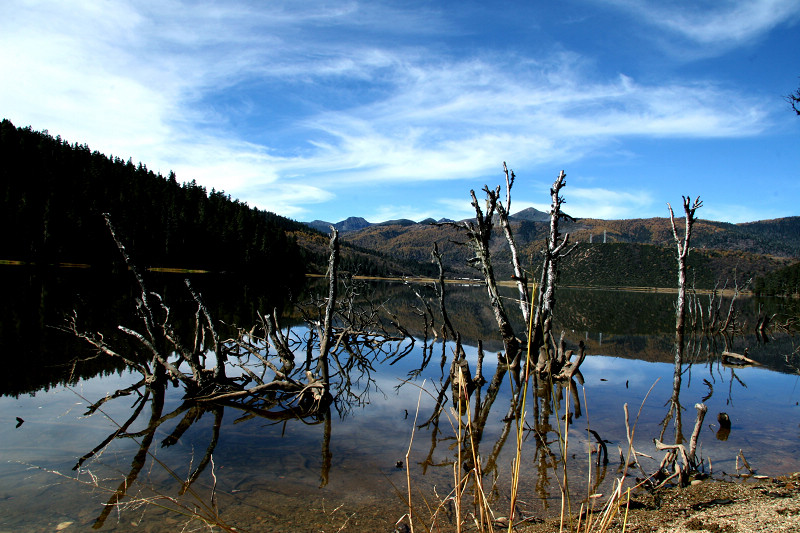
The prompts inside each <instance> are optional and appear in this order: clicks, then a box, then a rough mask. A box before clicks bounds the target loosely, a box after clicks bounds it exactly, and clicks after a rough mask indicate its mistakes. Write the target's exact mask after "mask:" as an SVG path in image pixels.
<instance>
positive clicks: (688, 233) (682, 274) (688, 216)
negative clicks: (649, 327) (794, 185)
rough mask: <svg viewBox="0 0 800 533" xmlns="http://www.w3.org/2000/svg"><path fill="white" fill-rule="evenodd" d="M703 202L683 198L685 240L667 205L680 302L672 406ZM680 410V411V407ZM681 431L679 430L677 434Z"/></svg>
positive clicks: (677, 389) (677, 385) (677, 388)
mask: <svg viewBox="0 0 800 533" xmlns="http://www.w3.org/2000/svg"><path fill="white" fill-rule="evenodd" d="M702 205H703V202H701V201H700V197H699V196H698V197H697V198H696V199H695V201H694V203H692V201H691V198H690V197H688V196H684V197H683V211H684V213H685V226H684V233H683V238H682V239H681V238H680V237H679V236H678V228H677V226H676V225H675V214H674V213H673V212H672V206H671V205H670V204H669V203H667V207H668V208H669V219H670V222H671V223H672V236H673V237H674V238H675V244H676V245H677V247H678V301H677V304H676V306H675V372H674V375H673V384H672V390H673V393H672V399H671V401H672V404H673V405H674V406H679V405H680V404H679V401H678V397H677V396H678V394H679V392H680V387H681V365H682V364H683V348H684V336H685V321H686V261H687V259H688V257H689V249H690V247H689V245H690V242H691V239H692V226H693V225H694V221H695V218H694V213H695V211H696V210H697V209H698V208H700V207H702ZM678 409H680V408H679V407H678ZM679 432H680V430H679V429H677V426H676V433H679Z"/></svg>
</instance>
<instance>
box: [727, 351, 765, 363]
mask: <svg viewBox="0 0 800 533" xmlns="http://www.w3.org/2000/svg"><path fill="white" fill-rule="evenodd" d="M744 353H745V354H747V350H745V351H744ZM722 363H723V364H726V365H732V366H747V365H759V366H760V365H761V363H759V362H758V361H756V360H754V359H750V358H749V357H747V355H742V354H739V353H735V352H728V351H725V352H722Z"/></svg>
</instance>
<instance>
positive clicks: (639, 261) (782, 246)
mask: <svg viewBox="0 0 800 533" xmlns="http://www.w3.org/2000/svg"><path fill="white" fill-rule="evenodd" d="M528 216H530V213H528ZM533 218H536V217H533ZM681 223H682V220H679V221H678V224H679V228H678V229H679V231H680V232H682V231H683V228H682V226H681ZM457 226H458V224H451V223H430V222H428V223H418V224H409V223H408V221H402V223H398V224H393V223H391V222H386V223H380V224H371V225H367V226H366V227H362V228H360V229H356V230H353V231H344V232H343V239H344V240H345V241H346V242H349V243H351V244H353V245H356V246H358V247H362V248H366V249H371V250H376V251H379V252H381V253H382V254H385V255H388V256H392V257H395V258H397V259H399V260H404V261H409V262H425V261H429V260H430V253H431V250H432V248H433V243H434V242H436V243H438V246H439V249H440V250H441V251H442V255H443V261H444V263H445V266H446V268H447V270H448V271H449V272H450V275H451V276H453V277H476V276H478V271H477V270H475V269H472V268H470V267H469V266H468V263H467V260H468V259H469V258H470V257H471V253H470V250H469V248H468V247H467V246H464V245H462V244H460V243H463V242H465V241H466V238H465V235H464V231H463V229H460V228H458V227H457ZM561 227H562V229H563V231H564V232H565V233H569V235H570V241H571V242H573V243H578V245H577V247H576V248H575V250H574V251H573V252H572V253H571V254H570V256H568V257H567V259H566V260H565V261H564V263H563V264H562V268H561V278H560V282H561V283H562V284H564V285H581V286H610V287H630V286H637V287H665V288H669V287H674V286H675V285H676V276H677V274H676V259H675V244H674V238H673V234H672V227H671V224H670V220H669V218H649V219H629V220H598V219H577V220H575V221H572V222H566V223H563V224H562V226H561ZM513 228H514V234H515V238H516V240H517V244H518V249H519V251H520V253H521V254H522V256H523V257H526V258H527V261H526V263H527V265H528V267H529V268H530V269H531V271H536V269H537V268H538V264H539V260H538V258H539V256H540V252H541V250H542V249H543V247H544V245H545V239H546V237H547V235H548V231H549V225H548V222H545V221H542V220H541V217H539V220H531V219H529V218H528V217H515V218H514V221H513ZM692 245H693V250H692V252H691V254H690V259H689V265H690V281H691V282H692V283H693V284H694V285H695V286H696V287H697V288H705V289H709V288H713V287H715V286H720V287H722V286H728V287H733V286H734V285H738V286H739V287H742V286H744V285H745V284H746V283H747V282H748V281H749V280H751V279H752V280H755V279H757V278H760V277H761V276H765V275H766V274H769V273H771V272H774V271H776V270H779V269H781V268H783V267H787V266H789V265H792V264H793V263H796V262H797V260H798V259H800V217H789V218H782V219H776V220H765V221H758V222H750V223H746V224H730V223H725V222H714V221H708V220H698V221H697V222H696V223H695V226H694V230H693V238H692ZM493 250H494V252H495V257H494V259H495V260H494V266H495V269H496V270H497V272H498V273H499V275H500V276H501V279H502V278H508V277H509V276H510V272H511V271H510V266H509V262H510V254H509V252H508V249H507V246H506V244H505V240H504V239H503V238H502V236H501V235H500V234H499V233H498V234H497V235H496V236H495V239H494V241H493Z"/></svg>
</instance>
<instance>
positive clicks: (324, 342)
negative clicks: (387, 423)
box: [317, 226, 339, 396]
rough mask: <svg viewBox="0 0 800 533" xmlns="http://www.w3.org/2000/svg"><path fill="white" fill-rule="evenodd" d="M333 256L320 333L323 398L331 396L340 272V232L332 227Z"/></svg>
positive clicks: (331, 245)
mask: <svg viewBox="0 0 800 533" xmlns="http://www.w3.org/2000/svg"><path fill="white" fill-rule="evenodd" d="M330 250H331V255H330V258H329V260H328V302H327V305H326V306H325V318H324V321H323V323H322V331H320V332H319V339H320V341H319V359H318V360H317V372H318V373H319V377H320V380H321V381H322V387H323V396H328V395H329V394H330V375H329V372H328V352H329V351H330V343H331V341H332V340H333V339H332V338H331V329H332V327H333V311H334V309H335V308H336V293H337V283H336V282H337V277H338V276H337V273H338V270H339V232H338V231H337V230H336V228H334V227H333V226H331V241H330Z"/></svg>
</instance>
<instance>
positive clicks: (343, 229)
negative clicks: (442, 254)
mask: <svg viewBox="0 0 800 533" xmlns="http://www.w3.org/2000/svg"><path fill="white" fill-rule="evenodd" d="M509 218H510V219H511V220H513V221H522V220H527V221H530V222H549V221H550V215H549V214H547V213H545V212H543V211H539V210H538V209H534V208H533V207H529V208H527V209H523V210H522V211H520V212H519V213H516V214H514V215H511V216H510V217H509ZM447 222H455V221H454V220H452V219H449V218H440V219H439V220H435V219H433V218H426V219H425V220H420V221H419V222H414V221H413V220H409V219H407V218H399V219H397V220H387V221H385V222H376V223H372V222H369V221H368V220H367V219H365V218H361V217H348V218H346V219H344V220H342V221H339V222H325V221H324V220H312V221H311V222H303V224H305V225H306V226H310V227H312V228H314V229H315V230H317V231H321V232H323V233H328V232H330V229H331V226H333V227H334V228H336V229H337V230H338V231H339V232H340V233H353V232H356V231H360V230H362V229H364V228H368V227H370V226H415V225H422V226H430V225H431V224H442V223H447Z"/></svg>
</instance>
